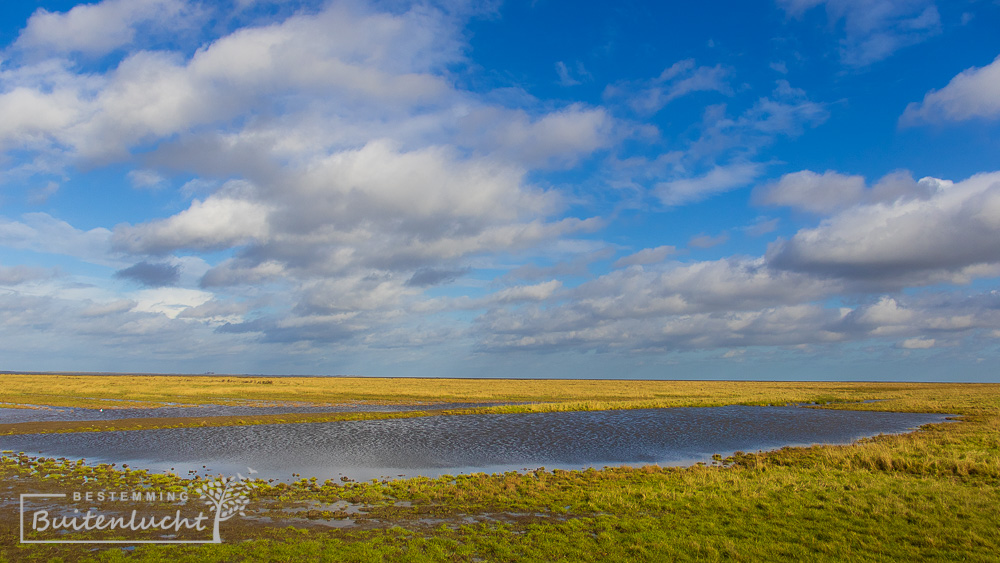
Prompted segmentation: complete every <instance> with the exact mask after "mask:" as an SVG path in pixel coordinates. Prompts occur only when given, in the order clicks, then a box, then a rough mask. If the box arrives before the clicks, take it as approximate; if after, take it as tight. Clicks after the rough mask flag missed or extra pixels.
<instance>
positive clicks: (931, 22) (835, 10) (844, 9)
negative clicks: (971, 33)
mask: <svg viewBox="0 0 1000 563" xmlns="http://www.w3.org/2000/svg"><path fill="white" fill-rule="evenodd" d="M777 3H778V5H779V6H781V7H782V8H783V9H784V10H785V11H786V12H787V13H788V14H789V15H790V16H792V17H795V18H800V17H802V15H803V14H804V13H805V12H807V11H809V10H811V9H813V8H815V7H817V6H825V7H826V14H827V18H828V19H829V21H830V23H831V24H833V25H837V24H839V23H840V22H841V21H842V22H843V28H842V32H843V39H841V42H840V59H841V61H842V62H843V63H844V64H846V65H849V66H854V67H863V66H867V65H870V64H872V63H875V62H878V61H880V60H883V59H885V58H887V57H889V56H890V55H892V54H893V53H895V52H896V51H898V50H899V49H902V48H904V47H908V46H910V45H915V44H917V43H921V42H923V41H925V40H926V39H928V38H930V37H933V36H934V35H937V34H938V33H940V32H941V17H940V14H939V13H938V11H937V7H936V6H934V2H933V0H777Z"/></svg>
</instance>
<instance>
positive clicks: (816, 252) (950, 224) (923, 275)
mask: <svg viewBox="0 0 1000 563" xmlns="http://www.w3.org/2000/svg"><path fill="white" fill-rule="evenodd" d="M920 183H921V184H922V185H923V186H932V187H934V188H935V191H934V192H933V193H932V195H930V196H929V197H926V198H911V199H906V198H903V199H897V200H894V201H892V202H890V203H886V202H876V203H869V204H861V205H857V206H855V207H852V208H850V209H848V210H845V211H843V212H840V213H838V214H836V215H834V216H833V217H831V218H829V219H827V220H825V221H823V222H822V223H821V224H820V225H819V226H818V227H816V228H812V229H803V230H801V231H799V232H798V233H796V234H795V236H793V237H792V238H791V239H789V240H780V239H779V241H778V242H776V243H773V244H772V245H771V246H770V247H769V248H768V252H767V260H768V263H769V264H771V265H772V266H774V267H778V268H784V269H789V270H796V271H803V272H814V273H817V274H824V275H832V276H838V277H845V278H851V279H857V280H870V281H881V282H884V283H889V284H918V285H920V284H925V283H935V282H943V281H950V282H952V283H964V282H968V281H970V280H971V279H973V278H975V277H980V276H984V275H986V276H989V275H996V273H995V272H996V269H997V268H996V266H997V264H998V263H1000V246H998V245H997V244H996V241H997V240H998V237H1000V173H996V172H994V173H989V174H979V175H976V176H973V177H971V178H969V179H967V180H964V181H962V182H959V183H957V184H952V183H951V182H945V181H941V180H933V179H924V180H921V182H920Z"/></svg>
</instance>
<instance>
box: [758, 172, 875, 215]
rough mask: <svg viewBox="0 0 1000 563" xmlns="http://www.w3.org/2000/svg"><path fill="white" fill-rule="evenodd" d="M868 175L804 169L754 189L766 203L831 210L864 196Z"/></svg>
mask: <svg viewBox="0 0 1000 563" xmlns="http://www.w3.org/2000/svg"><path fill="white" fill-rule="evenodd" d="M864 190H865V179H864V178H863V177H861V176H845V175H843V174H838V173H836V172H834V171H832V170H827V171H826V172H824V173H823V174H817V173H815V172H812V171H810V170H802V171H801V172H794V173H791V174H785V175H784V176H782V177H781V180H779V181H778V182H775V183H771V184H768V185H766V186H763V187H762V188H758V189H756V190H754V199H755V200H756V201H757V202H758V203H761V204H763V205H786V206H790V207H795V208H798V209H803V210H805V211H810V212H812V213H829V212H831V211H834V210H837V209H841V208H843V207H847V206H850V205H853V204H855V203H857V202H858V201H860V200H861V197H862V196H863V195H864Z"/></svg>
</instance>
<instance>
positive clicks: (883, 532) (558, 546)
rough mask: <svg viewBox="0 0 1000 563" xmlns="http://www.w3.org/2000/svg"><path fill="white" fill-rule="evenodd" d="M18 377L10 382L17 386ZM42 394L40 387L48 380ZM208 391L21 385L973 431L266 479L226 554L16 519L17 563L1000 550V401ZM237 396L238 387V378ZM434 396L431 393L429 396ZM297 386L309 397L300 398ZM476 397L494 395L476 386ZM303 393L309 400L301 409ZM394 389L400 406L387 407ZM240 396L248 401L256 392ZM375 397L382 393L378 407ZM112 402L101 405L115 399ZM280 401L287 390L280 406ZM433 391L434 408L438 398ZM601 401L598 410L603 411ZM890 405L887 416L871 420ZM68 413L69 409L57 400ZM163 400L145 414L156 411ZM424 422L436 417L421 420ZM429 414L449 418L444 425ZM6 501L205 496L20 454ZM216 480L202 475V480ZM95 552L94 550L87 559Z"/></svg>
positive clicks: (670, 387) (638, 392)
mask: <svg viewBox="0 0 1000 563" xmlns="http://www.w3.org/2000/svg"><path fill="white" fill-rule="evenodd" d="M5 377H6V376H5ZM33 377H38V376H33ZM192 379H196V380H199V381H200V382H201V383H200V385H202V386H203V387H202V390H203V391H204V392H205V394H206V396H205V397H203V398H202V399H203V400H202V399H199V397H198V395H197V393H195V392H193V391H191V390H190V389H183V390H180V389H178V390H177V393H176V395H175V396H173V397H172V398H171V396H170V389H169V387H170V385H171V384H178V385H179V384H181V383H183V381H184V380H183V379H182V378H178V379H177V380H173V381H172V382H170V381H156V382H155V385H154V384H152V383H150V382H148V381H147V383H146V384H145V385H142V383H141V381H139V382H136V383H135V386H136V388H142V389H144V391H143V393H141V394H138V396H132V395H129V393H130V392H131V391H130V387H129V386H123V387H121V388H120V389H121V390H120V391H116V390H115V389H114V388H110V387H107V386H104V387H101V386H100V385H95V386H93V387H88V385H94V384H92V383H88V382H87V381H82V382H80V381H75V382H72V385H71V386H69V387H67V389H71V388H73V386H75V391H73V392H75V393H78V394H77V395H73V394H72V393H71V392H70V391H66V390H64V389H63V387H61V385H56V384H47V385H44V388H45V389H46V390H49V389H56V391H54V392H52V393H48V391H47V393H48V395H47V398H44V397H40V396H39V394H38V393H37V391H35V392H34V394H33V395H32V399H31V400H28V395H31V393H28V391H29V390H30V389H32V388H34V389H38V388H39V387H38V385H37V384H38V383H39V382H38V380H36V385H35V386H32V385H29V384H28V383H27V378H23V379H20V383H18V385H14V386H13V387H11V388H8V386H7V385H6V380H5V383H4V385H3V389H4V396H3V398H2V400H3V401H4V402H7V403H28V404H62V405H67V404H75V405H78V406H81V405H83V404H86V402H87V401H92V400H94V399H102V400H103V399H113V400H116V401H120V402H122V403H127V402H132V404H134V405H141V406H150V403H149V402H156V401H162V402H164V403H167V402H172V403H177V402H183V403H191V404H207V403H221V402H224V401H262V400H264V399H265V397H271V399H270V400H274V399H275V398H280V399H281V400H287V401H301V402H315V403H323V404H335V403H337V402H338V401H344V400H383V401H386V400H396V401H432V400H462V401H533V402H536V404H531V405H520V406H501V407H489V408H495V409H499V410H502V411H507V412H511V411H513V412H517V411H528V412H538V411H550V412H557V411H573V410H586V409H591V410H597V409H601V408H604V409H606V408H641V407H646V408H649V407H652V406H657V407H669V406H701V405H724V404H758V405H759V404H786V403H825V404H824V405H823V408H837V409H865V410H880V411H910V412H937V413H955V414H958V415H960V416H961V422H959V423H947V424H933V425H928V426H924V427H923V428H922V429H921V430H919V431H917V432H913V433H910V434H903V435H891V436H876V437H872V438H868V439H864V440H861V441H858V442H856V443H853V444H851V445H844V446H814V447H801V448H785V449H781V450H777V451H771V452H761V453H737V454H735V455H732V456H729V457H727V458H724V459H722V458H721V456H720V459H718V460H717V461H715V462H714V463H708V464H705V465H695V466H691V467H684V468H676V467H658V466H652V465H651V466H645V467H618V468H608V469H603V470H594V469H590V470H585V471H565V470H559V469H555V470H544V469H543V470H537V471H531V472H524V473H515V472H507V473H501V474H493V475H487V474H481V473H480V474H463V475H445V476H441V477H438V478H427V477H417V478H411V479H398V480H385V481H383V480H374V481H371V480H370V481H364V482H352V481H339V480H328V481H325V482H324V481H321V480H318V479H312V478H310V477H311V476H309V475H305V476H303V478H301V479H298V480H295V481H293V482H291V483H278V482H272V483H268V482H267V481H261V482H259V483H258V484H259V486H258V487H256V488H255V489H254V492H253V499H252V502H251V504H250V506H251V507H252V511H251V513H250V514H249V516H248V517H247V518H244V519H239V518H235V519H233V520H232V521H231V522H227V527H226V528H225V530H224V536H225V539H226V543H223V544H221V545H203V546H181V545H170V546H138V547H136V548H135V549H129V550H122V549H120V548H107V549H105V548H100V549H95V550H90V549H81V546H68V545H20V544H18V536H17V532H18V527H17V521H16V510H15V507H13V506H11V505H10V503H9V502H8V504H7V505H6V506H5V509H4V517H3V518H2V520H0V525H2V529H0V534H2V535H0V541H2V549H3V551H2V553H3V557H4V558H5V559H7V560H22V559H36V560H50V559H53V558H62V559H64V560H97V561H165V560H170V561H232V560H249V561H321V560H344V561H370V560H378V559H379V558H384V559H385V560H399V561H479V560H487V561H516V560H555V559H567V560H580V561H605V560H609V559H611V560H637V561H638V560H662V559H680V560H696V559H697V560H712V559H734V560H775V559H784V560H845V559H850V560H927V559H932V560H952V559H954V560H959V559H964V560H973V561H975V560H979V561H988V560H993V559H994V558H995V557H996V553H1000V526H998V523H997V520H996V517H995V514H996V510H995V507H996V506H997V501H1000V487H998V484H1000V386H996V385H961V384H956V385H950V384H949V385H934V384H905V383H904V384H867V383H864V384H849V383H815V384H813V383H789V384H785V383H730V382H719V383H715V382H614V381H611V382H566V384H565V386H564V385H563V384H562V383H561V382H544V384H539V382H519V381H489V382H482V381H479V382H477V381H454V380H452V381H448V380H445V381H442V380H432V381H424V382H421V380H395V381H392V382H387V381H384V380H373V381H368V382H366V381H365V380H360V381H357V380H348V379H346V378H345V379H341V378H337V379H332V380H329V381H327V380H311V381H302V382H297V381H293V382H292V383H293V385H291V386H290V387H289V388H287V389H286V388H283V384H284V380H283V379H276V380H275V381H276V383H274V384H269V385H263V384H260V385H258V384H252V385H251V384H247V385H240V384H239V383H238V382H236V383H234V382H232V381H223V380H221V379H222V378H220V380H218V381H213V380H210V379H208V378H205V379H202V378H192ZM230 379H231V378H230ZM421 383H423V385H424V387H423V388H422V387H421ZM296 385H300V386H301V387H296ZM477 385H478V386H479V387H477ZM296 389H297V390H298V391H300V392H301V395H296ZM390 389H393V390H395V393H393V392H389V390H390ZM241 390H242V391H241ZM379 390H385V395H384V396H382V397H379V396H377V395H378V392H379ZM96 391H101V392H103V393H104V395H99V394H97V393H96ZM268 392H271V393H268ZM435 393H437V395H435ZM588 393H589V394H588ZM861 400H878V402H875V403H857V402H856V401H861ZM60 401H61V402H60ZM147 401H149V402H147ZM420 412H428V411H420ZM427 416H435V415H434V414H428V415H427ZM0 471H2V474H3V484H4V485H3V486H4V488H5V490H6V494H5V498H6V499H8V501H9V500H10V499H15V498H16V496H17V493H18V492H23V491H25V490H31V491H36V490H37V491H45V490H57V489H65V488H71V487H79V486H84V485H86V486H87V487H90V488H95V489H97V488H106V489H115V488H129V487H139V486H150V487H158V488H164V489H166V488H183V487H185V486H188V485H190V484H191V482H192V479H188V478H186V477H184V476H178V475H168V474H155V473H152V472H148V471H145V470H143V469H141V468H124V469H123V468H121V467H111V466H109V465H96V464H93V463H87V462H82V461H81V460H79V459H76V460H70V459H64V460H59V459H51V458H46V459H37V458H33V457H32V456H30V455H27V454H20V453H18V452H10V453H7V454H5V456H4V458H3V462H2V466H0ZM198 479H204V476H198ZM83 547H93V546H83Z"/></svg>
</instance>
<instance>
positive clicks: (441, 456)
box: [0, 406, 947, 481]
mask: <svg viewBox="0 0 1000 563" xmlns="http://www.w3.org/2000/svg"><path fill="white" fill-rule="evenodd" d="M946 416H947V415H938V414H915V413H890V412H869V411H839V410H826V409H810V408H802V407H748V406H728V407H705V408H672V409H642V410H617V411H592V412H554V413H529V414H490V415H464V416H432V417H421V418H407V419H392V420H365V421H339V422H324V423H313V424H273V425H260V426H231V427H218V428H174V429H162V430H136V431H121V432H101V433H73V434H45V435H30V436H29V435H24V436H4V437H2V438H0V448H2V449H4V450H14V451H24V452H27V453H29V454H35V455H38V454H40V455H45V456H47V457H68V458H71V459H80V458H85V459H87V460H88V461H89V462H108V463H110V462H117V463H122V462H125V463H128V464H129V466H131V467H142V468H147V469H151V470H154V471H168V470H172V471H173V472H175V473H177V474H179V475H182V476H183V475H185V474H188V473H191V472H197V473H200V474H218V473H224V474H235V473H236V472H241V473H246V472H247V471H248V470H250V468H253V470H252V473H254V475H253V476H254V477H261V478H265V479H268V478H274V479H281V480H292V479H293V478H292V474H293V473H296V474H300V475H301V476H303V477H318V478H319V479H320V480H321V481H322V480H324V479H328V478H334V479H336V478H338V477H339V476H341V475H345V476H348V477H350V478H353V479H359V480H360V479H370V478H377V477H397V476H407V477H410V476H417V475H423V476H428V477H435V476H439V475H443V474H456V473H470V472H478V471H485V472H497V471H506V470H523V469H534V468H537V467H540V466H544V467H546V468H548V469H553V468H562V469H584V468H587V467H602V466H605V465H608V466H614V465H645V464H651V463H657V464H661V465H687V464H693V463H696V462H699V461H710V459H711V456H712V454H716V453H718V454H722V455H724V456H725V455H729V454H731V453H732V452H734V451H758V450H769V449H776V448H780V447H782V446H794V445H810V444H844V443H850V442H852V441H854V440H857V439H859V438H862V437H866V436H874V435H876V434H880V433H885V434H889V433H901V432H906V431H908V430H911V429H915V428H916V427H918V426H920V425H922V424H929V423H934V422H942V421H944V420H945V418H946Z"/></svg>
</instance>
